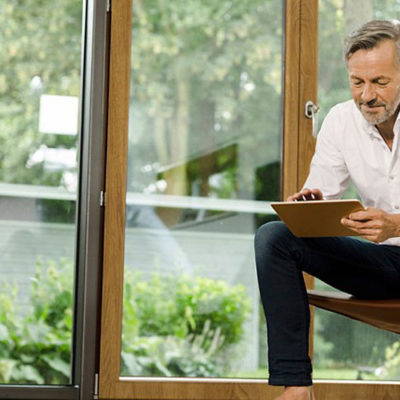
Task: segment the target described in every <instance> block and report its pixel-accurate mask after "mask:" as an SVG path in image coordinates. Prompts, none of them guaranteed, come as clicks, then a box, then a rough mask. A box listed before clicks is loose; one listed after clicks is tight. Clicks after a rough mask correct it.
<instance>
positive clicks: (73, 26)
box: [0, 0, 82, 385]
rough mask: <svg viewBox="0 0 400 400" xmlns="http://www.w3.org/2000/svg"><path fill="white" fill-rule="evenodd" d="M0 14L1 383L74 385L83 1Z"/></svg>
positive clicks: (16, 7) (2, 4)
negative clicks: (73, 349) (73, 329)
mask: <svg viewBox="0 0 400 400" xmlns="http://www.w3.org/2000/svg"><path fill="white" fill-rule="evenodd" d="M0 9H1V13H0V37H1V51H0V65H1V68H0V237H1V241H0V243H1V245H0V248H1V251H0V383H1V384H39V385H40V384H47V385H48V384H50V385H51V384H69V383H71V354H72V321H73V314H72V310H73V287H74V282H73V281H74V269H75V268H74V264H75V263H74V254H75V238H76V233H75V231H76V227H75V201H76V189H77V148H78V136H79V123H78V119H79V118H78V117H79V99H80V86H81V71H80V64H81V35H82V1H81V0H42V1H40V2H38V1H32V0H28V1H0Z"/></svg>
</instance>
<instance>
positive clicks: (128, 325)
mask: <svg viewBox="0 0 400 400" xmlns="http://www.w3.org/2000/svg"><path fill="white" fill-rule="evenodd" d="M249 312H250V303H249V300H248V299H247V297H246V295H245V291H244V287H243V286H241V285H237V286H228V285H227V284H226V283H225V282H223V281H215V280H212V279H208V278H200V277H196V278H190V277H188V276H161V275H160V274H153V275H151V276H150V277H149V278H148V279H143V276H142V275H141V274H139V273H136V274H133V275H132V274H130V273H126V276H125V286H124V317H123V318H124V321H123V335H122V343H123V354H124V355H123V359H122V361H123V364H122V370H123V371H125V373H126V374H153V373H154V374H156V375H157V374H161V375H163V374H166V375H167V376H170V375H171V376H172V375H180V374H183V373H186V372H188V373H189V372H190V375H191V376H211V375H213V374H214V376H217V375H218V373H222V370H223V368H222V366H221V365H219V364H218V361H217V360H218V359H221V358H222V357H223V356H224V352H225V351H226V350H227V349H228V348H229V347H230V346H231V345H232V344H235V343H238V342H239V341H240V339H241V338H242V335H243V324H244V322H245V320H246V318H247V316H248V314H249ZM169 345H170V346H171V348H170V350H168V351H166V347H165V346H167V347H168V346H169ZM133 360H134V361H133ZM226 367H227V365H225V368H226ZM167 371H168V373H167ZM185 371H186V372H185ZM215 374H217V375H215Z"/></svg>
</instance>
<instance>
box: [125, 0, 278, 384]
mask: <svg viewBox="0 0 400 400" xmlns="http://www.w3.org/2000/svg"><path fill="white" fill-rule="evenodd" d="M281 53H282V4H281V2H279V1H267V0H253V1H250V2H242V1H238V0H234V1H230V2H198V1H189V2H184V3H183V2H181V1H178V0H174V1H169V2H153V1H146V2H142V1H139V0H135V1H134V2H133V32H132V58H131V99H130V104H131V106H130V120H129V157H128V180H127V190H128V193H127V208H126V238H125V265H126V267H125V285H124V313H123V337H122V353H121V375H124V376H199V377H209V376H212V377H223V376H224V377H226V376H239V377H257V376H260V377H263V378H264V377H265V376H266V370H265V363H266V354H265V343H264V342H265V341H266V336H265V332H261V333H260V330H261V331H262V330H264V322H263V321H260V308H259V298H258V288H257V280H256V276H255V267H254V255H253V235H254V232H255V229H256V228H257V226H258V225H259V224H261V223H262V222H265V221H266V220H268V219H273V218H274V216H273V215H272V212H271V210H270V208H269V207H268V201H273V200H277V199H279V196H280V144H281V69H282V56H281ZM261 314H262V313H261Z"/></svg>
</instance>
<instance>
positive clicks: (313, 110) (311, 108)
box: [304, 100, 319, 138]
mask: <svg viewBox="0 0 400 400" xmlns="http://www.w3.org/2000/svg"><path fill="white" fill-rule="evenodd" d="M318 111H319V107H318V106H316V105H315V104H314V103H313V102H312V101H311V100H308V101H307V102H306V106H305V109H304V114H305V116H306V117H307V118H309V119H311V120H312V135H313V137H314V138H316V137H317V135H318V116H317V114H318Z"/></svg>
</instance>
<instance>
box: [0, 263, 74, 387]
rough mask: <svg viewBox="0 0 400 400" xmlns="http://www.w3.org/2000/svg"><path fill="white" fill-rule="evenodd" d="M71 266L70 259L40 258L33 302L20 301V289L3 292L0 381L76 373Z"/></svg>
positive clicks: (63, 378) (62, 380)
mask: <svg viewBox="0 0 400 400" xmlns="http://www.w3.org/2000/svg"><path fill="white" fill-rule="evenodd" d="M71 291H72V268H71V263H70V262H68V261H61V262H60V263H59V264H56V263H54V262H50V263H49V264H48V265H47V266H46V267H44V266H43V265H42V264H41V263H39V264H38V267H37V271H36V274H35V277H34V278H33V282H32V290H31V294H30V303H31V305H32V308H31V309H29V310H27V311H25V312H23V313H21V312H19V311H20V310H18V309H17V307H16V305H15V304H16V303H17V302H16V298H17V295H18V289H17V288H16V287H10V286H7V285H4V290H3V291H2V292H3V293H1V294H0V382H1V383H31V384H66V383H69V378H70V375H71V372H70V371H71V367H70V357H71V332H72V309H71V307H72V292H71Z"/></svg>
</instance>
